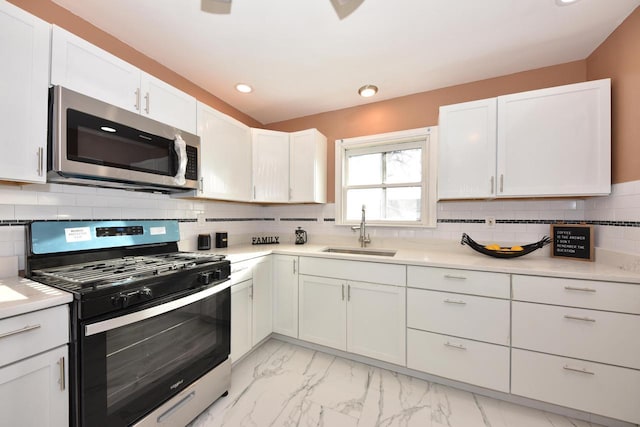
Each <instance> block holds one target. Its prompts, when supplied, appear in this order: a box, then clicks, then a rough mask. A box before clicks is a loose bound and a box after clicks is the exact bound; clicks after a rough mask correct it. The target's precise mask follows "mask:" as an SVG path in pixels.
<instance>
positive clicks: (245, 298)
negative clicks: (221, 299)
mask: <svg viewBox="0 0 640 427" xmlns="http://www.w3.org/2000/svg"><path fill="white" fill-rule="evenodd" d="M252 287H253V281H252V280H245V281H244V282H241V283H238V284H236V285H233V286H231V355H230V356H229V357H230V358H231V361H232V362H233V361H236V360H238V359H240V358H241V357H242V356H243V355H244V354H246V353H247V352H248V351H249V350H251V345H252V339H251V335H252V331H251V328H252V323H253V322H252V317H253V316H252V310H251V305H252V304H251V292H252Z"/></svg>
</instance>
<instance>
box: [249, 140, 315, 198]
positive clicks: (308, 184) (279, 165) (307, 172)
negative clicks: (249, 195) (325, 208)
mask: <svg viewBox="0 0 640 427" xmlns="http://www.w3.org/2000/svg"><path fill="white" fill-rule="evenodd" d="M251 134H252V140H253V191H254V194H253V201H255V202H267V203H326V201H327V138H326V137H325V136H324V135H322V134H321V133H320V132H318V130H317V129H307V130H303V131H300V132H293V133H287V132H278V131H272V130H266V129H251Z"/></svg>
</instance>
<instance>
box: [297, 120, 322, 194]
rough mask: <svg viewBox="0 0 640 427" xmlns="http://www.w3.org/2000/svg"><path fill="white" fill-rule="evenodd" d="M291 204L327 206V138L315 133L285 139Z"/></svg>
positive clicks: (309, 132)
mask: <svg viewBox="0 0 640 427" xmlns="http://www.w3.org/2000/svg"><path fill="white" fill-rule="evenodd" d="M289 153H290V154H289V181H290V183H291V196H290V198H289V202H292V203H326V202H327V138H326V137H325V136H324V135H322V134H321V133H320V132H318V130H317V129H307V130H303V131H300V132H293V133H291V134H290V135H289Z"/></svg>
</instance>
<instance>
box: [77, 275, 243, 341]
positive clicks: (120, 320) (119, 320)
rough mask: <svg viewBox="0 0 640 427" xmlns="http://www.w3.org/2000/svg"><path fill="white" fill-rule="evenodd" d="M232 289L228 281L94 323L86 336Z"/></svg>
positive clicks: (85, 330)
mask: <svg viewBox="0 0 640 427" xmlns="http://www.w3.org/2000/svg"><path fill="white" fill-rule="evenodd" d="M229 287H231V281H230V280H226V281H225V282H223V283H220V284H218V285H216V286H212V287H210V288H207V289H205V290H203V291H200V292H196V293H195V294H191V295H188V296H186V297H183V298H179V299H176V300H173V301H169V302H167V303H164V304H160V305H157V306H155V307H149V308H147V309H144V310H140V311H136V312H135V313H130V314H125V315H124V316H118V317H114V318H113V319H108V320H103V321H101V322H96V323H92V324H90V325H86V326H85V327H84V335H85V336H87V337H88V336H91V335H95V334H99V333H102V332H106V331H110V330H112V329H116V328H120V327H122V326H127V325H131V324H133V323H137V322H140V321H142V320H145V319H149V318H151V317H155V316H159V315H161V314H164V313H167V312H169V311H172V310H176V309H178V308H182V307H184V306H187V305H189V304H193V303H194V302H198V301H200V300H203V299H205V298H208V297H210V296H211V295H215V294H217V293H219V292H222V291H224V290H225V289H228V288H229Z"/></svg>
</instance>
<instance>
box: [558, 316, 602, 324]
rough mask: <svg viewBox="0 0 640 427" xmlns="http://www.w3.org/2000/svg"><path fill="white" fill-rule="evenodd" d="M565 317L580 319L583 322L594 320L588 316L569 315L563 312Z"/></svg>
mask: <svg viewBox="0 0 640 427" xmlns="http://www.w3.org/2000/svg"><path fill="white" fill-rule="evenodd" d="M564 318H565V319H571V320H582V321H583V322H594V323H595V321H596V319H592V318H590V317H576V316H569V315H568V314H565V316H564Z"/></svg>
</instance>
